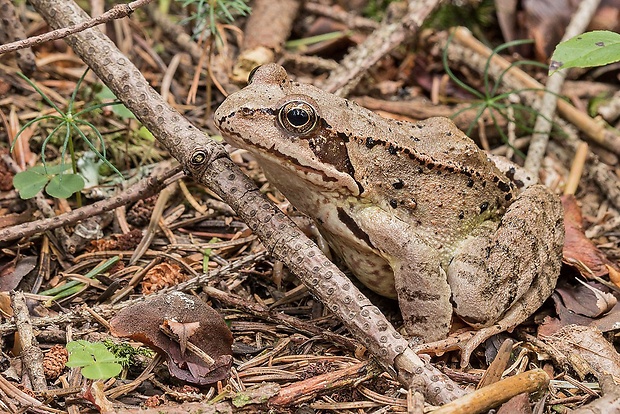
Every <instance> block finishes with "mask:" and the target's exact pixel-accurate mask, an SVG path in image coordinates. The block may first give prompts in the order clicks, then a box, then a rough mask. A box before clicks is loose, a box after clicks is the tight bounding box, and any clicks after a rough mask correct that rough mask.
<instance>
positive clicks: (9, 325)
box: [0, 252, 266, 336]
mask: <svg viewBox="0 0 620 414" xmlns="http://www.w3.org/2000/svg"><path fill="white" fill-rule="evenodd" d="M265 254H266V253H265V252H261V253H259V254H254V255H248V256H245V257H243V258H241V259H239V260H237V261H235V262H233V263H231V264H229V265H228V266H223V267H221V268H219V269H216V270H213V271H211V272H209V273H206V274H202V275H200V276H198V277H195V278H193V279H190V280H188V281H186V282H183V283H180V284H178V285H176V286H173V287H170V288H167V289H162V290H160V291H159V292H157V293H155V294H152V295H149V296H148V298H149V299H152V298H154V297H155V295H165V294H167V293H169V292H172V291H180V292H188V291H190V290H192V289H196V288H198V287H200V286H202V285H204V284H206V283H207V282H208V281H209V280H212V279H213V278H216V277H218V276H221V275H223V274H226V273H228V272H233V271H235V270H237V269H240V268H242V267H244V266H246V265H247V264H248V263H253V262H255V261H256V260H259V259H260V258H263V257H264V256H265ZM145 299H146V297H144V296H142V297H138V298H136V299H132V300H127V301H125V302H122V303H119V304H116V305H100V306H95V307H93V308H92V309H88V310H87V309H85V308H81V309H76V310H73V311H70V312H67V313H64V314H60V315H57V316H52V317H42V318H32V320H31V324H32V326H33V327H35V328H36V327H41V326H49V325H55V324H56V325H65V324H70V323H83V322H86V321H92V320H93V319H94V318H93V314H92V313H91V312H96V314H97V315H99V316H100V317H103V318H106V319H109V318H111V317H112V316H114V315H115V314H116V312H118V311H119V310H121V309H124V308H125V307H127V306H130V305H133V304H136V303H138V302H142V301H144V300H145ZM16 329H17V326H16V324H15V323H14V322H6V323H3V324H0V336H4V335H8V334H10V333H12V332H14V331H15V330H16Z"/></svg>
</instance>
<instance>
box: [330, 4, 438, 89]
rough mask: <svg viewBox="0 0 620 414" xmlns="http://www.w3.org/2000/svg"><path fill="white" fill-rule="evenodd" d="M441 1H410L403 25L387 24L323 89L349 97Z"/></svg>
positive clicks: (398, 23) (348, 57)
mask: <svg viewBox="0 0 620 414" xmlns="http://www.w3.org/2000/svg"><path fill="white" fill-rule="evenodd" d="M441 2H442V1H441V0H410V1H409V11H408V13H407V15H406V16H405V17H404V18H403V19H402V20H401V21H399V22H396V23H384V24H382V25H381V27H380V28H379V29H378V30H376V31H374V32H373V33H372V34H371V35H370V36H368V38H366V40H365V41H364V42H363V43H361V44H360V45H358V46H357V47H356V48H355V49H353V50H351V52H349V54H347V56H346V57H345V58H344V59H343V60H342V64H341V65H340V67H339V68H338V70H335V71H333V72H332V74H331V75H330V77H329V79H327V82H326V83H325V85H323V89H325V90H327V91H328V92H333V93H336V94H338V95H340V96H345V95H347V94H348V91H349V90H351V89H352V88H353V87H355V85H356V84H357V82H358V81H359V79H361V77H362V75H363V74H364V73H365V72H366V71H367V70H368V69H369V68H370V67H372V66H373V65H374V64H375V63H377V62H378V61H379V59H381V58H382V57H383V56H385V55H386V54H387V53H389V52H390V51H391V50H392V49H394V48H395V47H397V46H399V45H401V44H402V43H403V42H404V41H405V39H407V38H409V37H412V36H415V35H416V34H417V32H418V30H419V29H420V26H422V23H424V20H426V18H427V17H428V15H429V14H431V13H432V12H433V10H435V8H436V7H438V6H439V4H440V3H441Z"/></svg>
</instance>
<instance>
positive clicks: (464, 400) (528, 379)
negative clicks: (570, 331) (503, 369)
mask: <svg viewBox="0 0 620 414" xmlns="http://www.w3.org/2000/svg"><path fill="white" fill-rule="evenodd" d="M548 385H549V376H548V375H547V373H546V372H545V371H543V370H542V369H533V370H531V371H526V372H524V373H522V374H518V375H514V376H512V377H508V378H504V379H503V380H501V381H498V382H496V383H494V384H491V385H489V386H487V387H484V388H480V389H479V390H476V391H474V392H472V393H471V394H467V395H466V396H464V397H461V398H459V399H458V400H455V401H452V402H451V403H449V404H446V405H444V406H443V407H441V408H439V409H438V410H435V411H433V414H476V413H482V412H487V411H488V410H490V409H491V408H493V407H497V406H498V405H500V404H501V403H504V402H506V401H508V400H509V399H511V398H512V397H514V396H515V395H519V394H521V393H524V392H526V393H530V392H534V391H539V390H541V389H543V388H546V387H547V386H548Z"/></svg>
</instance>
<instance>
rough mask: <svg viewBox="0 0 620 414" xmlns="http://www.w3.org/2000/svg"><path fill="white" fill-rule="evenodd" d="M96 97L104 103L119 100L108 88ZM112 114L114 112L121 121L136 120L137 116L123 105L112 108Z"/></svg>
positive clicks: (104, 88) (105, 87)
mask: <svg viewBox="0 0 620 414" xmlns="http://www.w3.org/2000/svg"><path fill="white" fill-rule="evenodd" d="M95 97H96V98H97V99H99V100H100V101H102V102H105V101H116V100H117V98H116V95H115V94H114V92H112V90H111V89H110V88H108V87H107V86H104V87H103V89H101V92H99V93H98V94H96V95H95ZM112 112H114V113H115V114H116V116H118V117H119V118H121V119H136V116H135V115H134V114H133V112H131V111H130V110H129V109H127V107H126V106H125V105H123V104H118V105H114V106H112Z"/></svg>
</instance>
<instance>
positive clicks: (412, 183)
mask: <svg viewBox="0 0 620 414" xmlns="http://www.w3.org/2000/svg"><path fill="white" fill-rule="evenodd" d="M214 118H215V122H216V125H217V126H218V128H219V129H220V130H221V131H222V134H223V135H224V137H225V139H226V140H227V141H228V142H229V143H230V144H232V145H234V146H236V147H239V148H244V149H247V150H248V151H250V152H251V153H252V154H254V156H255V157H256V160H257V161H258V163H259V164H260V166H261V167H262V169H263V170H264V172H265V175H266V177H267V179H268V180H269V181H270V182H271V183H273V184H274V185H275V186H276V187H277V188H278V189H279V190H280V191H281V192H282V193H283V194H284V195H285V196H286V197H287V198H288V200H289V201H290V202H291V203H292V204H293V205H294V206H295V207H297V208H298V209H299V210H301V211H303V212H304V213H306V214H307V215H309V216H310V217H312V218H313V219H314V220H315V221H316V223H317V226H318V227H319V230H320V232H321V233H322V235H323V236H324V237H325V238H326V239H327V241H328V243H329V244H330V246H331V247H332V248H333V249H334V250H335V251H336V253H337V254H338V255H339V256H340V257H341V258H342V259H343V260H344V261H345V263H346V264H347V266H348V267H349V268H350V270H351V271H352V272H353V274H355V276H357V278H359V279H360V280H361V281H362V283H364V284H365V285H366V286H368V287H369V288H370V289H372V290H374V291H375V292H377V293H379V294H381V295H384V296H387V297H391V298H397V299H398V303H399V306H400V308H401V311H402V314H403V318H404V322H405V325H406V327H407V331H408V333H411V334H412V335H414V336H415V337H417V338H419V339H420V340H423V341H433V340H439V339H443V338H445V337H446V336H447V334H448V331H449V328H450V322H451V317H452V312H453V311H454V312H455V313H456V314H457V315H458V316H459V317H460V318H461V319H463V320H464V321H465V322H467V323H468V324H470V325H471V326H473V327H475V328H479V329H481V331H479V333H478V334H477V338H475V339H474V340H475V342H476V344H479V343H481V342H482V341H483V340H484V339H486V338H487V337H489V336H491V335H493V334H495V333H498V332H501V331H503V330H508V329H512V328H514V327H515V326H516V325H518V324H519V323H521V322H523V321H524V320H525V319H526V318H527V317H528V316H530V315H531V314H532V313H533V312H534V311H535V310H536V309H537V308H539V307H540V305H541V304H542V303H543V302H544V301H545V300H546V299H547V298H548V297H549V295H550V294H551V292H552V291H553V289H554V287H555V283H556V281H557V278H558V274H559V270H560V261H561V250H562V244H563V239H564V227H563V219H562V207H561V204H560V201H559V198H558V197H557V196H556V195H554V194H553V193H551V192H550V191H549V190H548V189H547V188H545V187H544V186H541V185H532V186H529V187H527V188H525V189H523V190H522V191H520V190H519V189H518V188H517V187H518V186H517V185H516V184H518V183H515V182H513V181H511V180H509V179H508V178H507V176H506V175H505V174H504V173H502V172H501V171H500V170H499V169H498V168H497V166H496V165H495V163H494V162H492V161H491V160H490V159H489V158H488V157H487V155H486V154H485V153H484V151H482V150H480V149H479V148H478V147H477V146H476V145H475V143H474V142H473V141H472V140H471V139H470V138H468V137H467V136H466V135H465V134H463V133H462V132H461V131H460V130H458V129H457V128H456V127H455V125H454V124H453V123H452V121H450V120H449V119H447V118H430V119H427V120H425V121H421V122H416V123H409V122H401V121H394V120H388V119H384V118H382V117H380V116H378V115H377V114H375V113H373V112H371V111H369V110H367V109H364V108H362V107H360V106H358V105H356V104H355V103H353V102H350V101H348V100H346V99H343V98H340V97H337V96H335V95H332V94H330V93H327V92H324V91H322V90H320V89H317V88H316V87H313V86H311V85H304V84H300V83H297V82H294V81H291V80H290V79H289V78H288V76H287V73H286V71H285V70H284V69H283V68H282V67H281V66H279V65H276V64H269V65H265V66H261V67H259V68H257V69H256V70H255V72H254V73H253V74H251V75H250V84H249V85H248V86H247V87H246V88H244V89H242V90H241V91H239V92H236V93H234V94H232V95H230V96H229V97H228V98H227V99H226V100H225V101H224V102H223V103H222V105H221V106H220V107H219V109H218V110H217V111H216V112H215V116H214Z"/></svg>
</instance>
